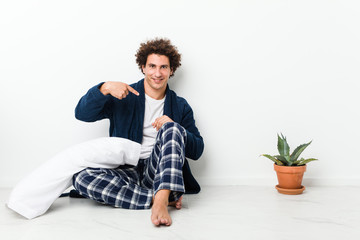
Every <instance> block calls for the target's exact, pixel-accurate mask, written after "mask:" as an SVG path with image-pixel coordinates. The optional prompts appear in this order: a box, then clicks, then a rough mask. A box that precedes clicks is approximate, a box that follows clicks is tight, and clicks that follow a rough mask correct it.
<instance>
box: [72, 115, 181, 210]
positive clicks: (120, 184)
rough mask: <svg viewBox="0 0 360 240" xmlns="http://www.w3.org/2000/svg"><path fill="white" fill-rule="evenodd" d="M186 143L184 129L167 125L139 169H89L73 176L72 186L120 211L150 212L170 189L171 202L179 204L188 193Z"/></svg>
mask: <svg viewBox="0 0 360 240" xmlns="http://www.w3.org/2000/svg"><path fill="white" fill-rule="evenodd" d="M185 143H186V131H185V129H184V128H183V127H182V126H180V125H179V124H178V123H173V122H171V123H165V124H164V125H163V126H162V127H161V129H160V130H159V132H158V135H157V137H156V142H155V145H154V148H153V150H152V153H151V155H150V157H149V158H147V159H140V160H139V163H138V165H137V166H130V165H125V166H120V167H119V168H116V169H105V168H86V169H84V170H83V171H81V172H79V173H77V174H75V175H74V177H73V185H74V187H75V189H76V190H77V191H78V192H79V193H80V194H81V195H82V196H84V197H87V198H90V199H93V200H95V201H97V202H100V203H103V204H107V205H111V206H114V207H120V208H127V209H148V208H150V207H151V201H152V198H153V196H154V195H155V194H156V193H157V191H159V190H161V189H169V190H171V193H170V196H169V201H170V202H171V201H176V200H178V199H179V198H180V197H181V196H182V195H183V194H184V192H185V188H184V181H183V176H182V166H183V164H184V161H185Z"/></svg>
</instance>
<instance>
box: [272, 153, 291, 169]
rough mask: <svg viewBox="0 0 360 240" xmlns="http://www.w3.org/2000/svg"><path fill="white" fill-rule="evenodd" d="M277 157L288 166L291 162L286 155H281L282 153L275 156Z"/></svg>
mask: <svg viewBox="0 0 360 240" xmlns="http://www.w3.org/2000/svg"><path fill="white" fill-rule="evenodd" d="M274 157H275V158H276V159H278V160H279V161H281V162H282V163H283V164H284V165H285V166H288V164H289V162H288V161H287V160H286V158H285V157H283V156H281V155H276V156H274Z"/></svg>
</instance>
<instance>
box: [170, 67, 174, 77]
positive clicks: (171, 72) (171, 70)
mask: <svg viewBox="0 0 360 240" xmlns="http://www.w3.org/2000/svg"><path fill="white" fill-rule="evenodd" d="M173 72H174V71H173V68H170V76H171V75H172V74H173Z"/></svg>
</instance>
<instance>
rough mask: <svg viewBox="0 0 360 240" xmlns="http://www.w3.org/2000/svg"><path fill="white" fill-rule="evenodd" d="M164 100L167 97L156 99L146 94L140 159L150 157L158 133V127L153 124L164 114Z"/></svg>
mask: <svg viewBox="0 0 360 240" xmlns="http://www.w3.org/2000/svg"><path fill="white" fill-rule="evenodd" d="M164 102H165V97H164V98H163V99H161V100H156V99H153V98H151V97H149V96H148V95H146V94H145V116H144V126H143V139H142V142H141V151H140V159H146V158H148V157H150V154H151V151H152V149H153V147H154V145H155V139H156V136H157V133H158V131H157V130H156V128H154V127H153V126H152V123H154V122H155V119H157V118H158V117H161V116H162V115H164Z"/></svg>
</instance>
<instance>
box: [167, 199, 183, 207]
mask: <svg viewBox="0 0 360 240" xmlns="http://www.w3.org/2000/svg"><path fill="white" fill-rule="evenodd" d="M182 199H183V196H181V197H180V198H179V199H178V200H177V201H174V202H170V203H169V206H172V207H176V209H181V207H182Z"/></svg>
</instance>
